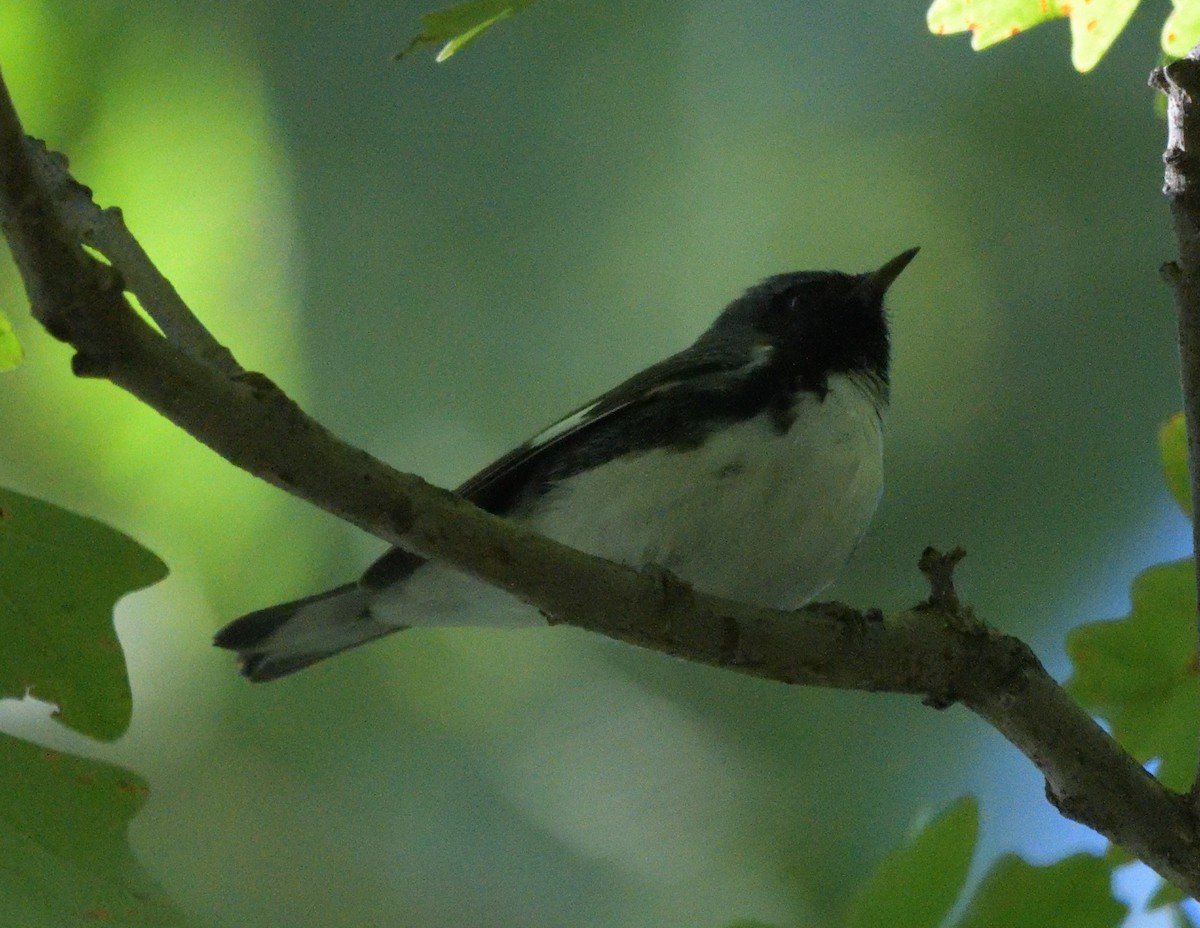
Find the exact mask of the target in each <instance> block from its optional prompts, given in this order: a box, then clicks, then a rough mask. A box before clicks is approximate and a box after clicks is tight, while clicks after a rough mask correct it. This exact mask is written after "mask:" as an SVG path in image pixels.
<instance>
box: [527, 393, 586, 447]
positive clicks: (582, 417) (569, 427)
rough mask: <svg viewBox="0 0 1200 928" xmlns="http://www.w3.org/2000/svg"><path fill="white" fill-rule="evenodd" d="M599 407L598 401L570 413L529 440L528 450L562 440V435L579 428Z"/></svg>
mask: <svg viewBox="0 0 1200 928" xmlns="http://www.w3.org/2000/svg"><path fill="white" fill-rule="evenodd" d="M599 405H600V401H599V400H597V401H596V402H594V403H589V404H588V405H587V406H584V407H583V408H582V409H579V410H576V411H575V412H573V413H571V415H569V416H567V417H565V418H563V419H559V420H558V421H557V422H555V423H554V425H552V426H550V427H549V428H547V429H543V430H542V431H540V432H538V433H537V434H536V435H534V436H533V438H531V439H529V450H531V451H532V450H534V449H535V448H540V447H542V445H548V444H550V443H551V442H553V441H554V440H555V439H557V438H562V437H563V436H564V435H566V434H568V433H570V432H573V431H575V429H577V428H579V427H580V426H581V425H583V424H584V423H585V422H587V421H588V419H590V418H591V417H592V413H593V412H595V410H596V407H597V406H599Z"/></svg>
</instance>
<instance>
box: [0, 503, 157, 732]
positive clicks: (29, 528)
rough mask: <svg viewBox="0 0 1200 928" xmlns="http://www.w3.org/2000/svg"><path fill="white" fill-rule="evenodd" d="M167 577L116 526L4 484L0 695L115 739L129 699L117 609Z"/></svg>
mask: <svg viewBox="0 0 1200 928" xmlns="http://www.w3.org/2000/svg"><path fill="white" fill-rule="evenodd" d="M166 574H167V569H166V567H165V566H164V565H163V563H162V561H160V560H159V559H158V558H157V557H155V556H154V555H153V554H151V553H150V552H149V551H147V550H146V549H145V548H143V547H141V546H140V545H138V544H137V543H136V542H133V541H131V540H130V539H129V538H127V537H125V536H124V535H122V534H120V533H119V532H117V531H115V530H114V529H111V528H109V527H108V526H106V525H102V524H101V523H99V522H96V521H94V520H92V519H87V518H84V517H83V516H77V515H74V514H73V513H70V512H67V511H66V510H64V509H59V508H58V507H57V506H52V505H50V504H49V503H44V502H42V501H41V500H36V499H33V498H31V497H28V496H24V495H22V494H20V493H16V492H13V491H12V490H2V489H0V634H2V636H3V640H4V647H3V648H0V697H3V696H13V697H18V698H19V697H22V696H24V695H25V694H26V693H27V692H29V693H31V694H32V695H33V696H36V697H37V698H38V699H41V700H44V701H46V702H51V703H54V704H55V705H57V706H58V712H57V717H58V719H59V721H61V722H62V723H63V724H64V725H69V726H70V727H71V728H74V729H76V730H77V731H80V732H82V733H83V734H85V735H91V736H92V737H95V738H103V739H106V740H111V739H113V738H116V737H117V736H118V735H120V734H121V733H122V732H123V731H125V729H126V728H127V727H128V725H129V716H130V713H131V711H132V697H131V695H130V692H129V678H128V676H127V675H126V672H125V657H124V654H122V652H121V646H120V644H119V643H118V642H117V637H116V633H115V631H114V630H113V618H112V610H113V606H114V605H115V604H116V602H117V600H118V599H120V598H121V597H122V596H124V595H125V594H126V593H129V592H131V591H133V590H137V589H140V588H142V587H144V586H148V585H150V584H151V583H155V582H157V581H158V580H161V579H162V578H163V577H165V576H166Z"/></svg>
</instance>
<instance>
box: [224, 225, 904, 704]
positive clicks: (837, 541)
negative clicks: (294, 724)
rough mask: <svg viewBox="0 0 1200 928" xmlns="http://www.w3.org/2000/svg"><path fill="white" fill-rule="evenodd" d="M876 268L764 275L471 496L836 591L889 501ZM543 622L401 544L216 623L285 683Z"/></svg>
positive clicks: (783, 595)
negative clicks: (391, 647) (398, 636)
mask: <svg viewBox="0 0 1200 928" xmlns="http://www.w3.org/2000/svg"><path fill="white" fill-rule="evenodd" d="M916 253H917V249H916V248H912V249H910V250H908V251H905V252H903V253H901V254H899V255H897V256H896V257H895V258H893V259H892V260H890V261H888V262H887V263H886V264H884V265H883V266H882V267H881V268H879V269H878V270H876V271H870V272H868V273H865V274H842V273H838V272H835V271H802V272H799V273H791V274H779V275H776V276H775V277H769V278H767V279H766V280H764V281H763V282H762V283H760V284H758V285H757V286H755V287H752V288H750V289H749V290H747V291H746V292H745V293H744V294H743V295H742V296H741V297H739V298H738V299H736V300H734V301H733V302H732V303H730V304H729V305H728V306H727V307H726V308H725V309H724V310H723V311H722V313H721V314H720V316H718V317H717V320H716V322H714V323H713V324H712V326H711V327H710V328H709V329H708V331H706V332H705V333H704V334H703V335H701V336H700V338H699V339H697V340H696V342H695V343H694V344H693V345H692V346H691V347H690V348H686V349H684V350H683V351H681V352H679V353H678V354H676V355H672V356H671V357H669V358H667V359H666V360H665V361H661V362H660V363H658V364H655V365H654V366H652V367H649V368H647V369H646V370H644V371H642V372H641V373H640V374H636V375H635V376H633V377H631V378H629V380H626V381H625V382H624V383H622V384H621V385H620V386H618V387H615V388H614V389H612V390H610V391H609V392H608V393H605V394H604V395H603V396H601V397H600V398H599V399H597V400H594V401H593V402H591V403H588V404H587V405H586V406H583V407H581V408H579V409H577V410H575V411H574V412H572V413H571V414H570V415H568V416H566V417H564V418H563V419H560V420H559V421H558V422H556V423H555V424H554V425H552V426H550V427H549V428H547V429H545V430H544V431H543V432H541V433H540V434H538V435H536V436H534V437H533V438H532V439H530V440H529V441H528V442H526V443H525V444H523V445H521V446H520V447H518V448H515V449H514V450H512V451H510V452H509V453H508V454H506V455H504V456H503V457H501V458H500V459H499V460H497V461H495V462H494V463H493V464H491V465H490V466H488V467H486V468H484V469H483V470H482V471H480V472H479V473H478V474H476V475H475V476H474V477H472V478H471V479H470V480H468V481H467V482H466V483H464V484H463V485H462V486H460V487H459V488H458V492H459V493H460V494H462V495H463V496H465V497H466V498H467V499H469V500H471V501H472V502H474V503H475V504H476V505H478V506H480V507H482V508H483V509H486V510H488V511H489V512H492V513H496V514H497V515H503V516H507V517H509V518H512V519H514V520H516V521H519V522H521V523H523V524H525V525H527V526H530V527H531V528H533V529H535V530H537V531H539V532H541V533H542V534H544V535H547V536H548V537H550V538H554V539H556V540H558V541H561V542H564V543H565V544H568V545H571V546H572V547H575V548H578V549H580V550H582V551H586V552H588V553H590V554H596V555H599V556H600V557H604V558H608V559H610V560H613V561H619V562H622V563H625V564H632V565H635V566H640V565H647V564H656V565H658V566H661V567H663V568H665V569H666V570H669V571H671V572H672V573H674V574H675V575H676V576H678V577H680V578H682V579H683V580H686V581H687V582H689V583H691V584H692V585H693V586H694V587H695V588H696V589H698V590H701V591H704V592H708V593H713V594H716V595H719V596H724V597H728V598H730V599H738V600H742V601H744V602H748V603H755V604H759V605H763V606H771V607H774V608H778V609H794V608H797V607H799V606H801V605H803V604H804V603H806V602H808V601H809V600H810V599H812V597H814V596H815V595H816V594H817V593H819V592H820V591H821V590H822V589H824V588H825V586H827V585H828V584H829V582H830V581H831V580H832V579H833V577H834V574H835V573H836V572H837V571H838V569H839V568H841V566H842V565H843V564H844V563H845V562H846V560H847V558H849V556H850V554H851V553H852V552H853V550H854V548H855V546H856V545H857V544H858V541H859V539H860V538H861V537H862V534H863V532H864V531H865V530H866V527H867V524H868V522H870V520H871V516H872V515H873V514H874V512H875V507H876V505H877V504H878V502H879V497H880V494H881V492H882V489H883V435H882V417H883V413H884V410H885V409H886V407H887V403H888V362H889V355H890V345H889V339H888V323H887V316H886V313H885V311H884V307H883V297H884V293H885V292H886V291H887V289H888V287H890V286H891V284H892V282H893V281H895V279H896V278H897V277H898V276H899V275H900V272H901V271H903V270H904V268H905V267H907V266H908V263H909V262H910V261H911V260H912V259H913V257H914V256H915V255H916ZM541 621H543V620H542V619H541V617H540V616H539V614H538V613H537V612H536V610H533V609H532V608H530V607H529V606H526V605H524V604H522V603H521V602H519V601H518V600H517V599H515V598H513V597H511V596H509V595H508V594H506V593H503V592H501V591H499V590H496V589H493V588H492V587H489V586H487V585H486V584H484V583H482V582H480V581H478V580H475V579H474V578H472V577H469V576H467V575H466V574H463V573H460V572H458V571H455V570H454V569H452V568H450V567H447V566H443V565H441V564H437V563H433V562H429V561H426V560H424V559H423V558H421V557H419V556H417V555H415V554H412V553H410V552H408V551H405V550H403V549H401V548H393V549H392V550H391V551H389V552H388V553H387V554H385V555H384V556H383V557H382V558H380V559H379V560H378V561H376V562H375V563H374V564H372V565H371V566H370V567H369V568H368V569H367V572H366V573H365V574H363V576H362V577H361V578H360V579H359V580H358V581H356V582H354V583H350V584H347V585H345V586H341V587H338V588H336V589H333V590H329V591H327V592H325V593H319V594H317V595H315V596H309V597H307V598H305V599H301V600H297V601H295V602H290V603H285V604H283V605H279V606H272V607H270V608H268V609H262V610H259V611H258V612H252V613H250V614H249V615H246V616H243V617H242V618H240V619H237V620H236V621H234V622H231V623H230V624H229V625H227V626H225V628H223V629H221V631H219V632H218V633H217V636H216V644H218V645H219V646H220V647H223V648H229V649H231V650H233V651H236V652H237V653H238V655H239V657H240V659H241V665H242V672H243V673H244V674H245V675H246V676H247V677H249V678H250V679H251V680H273V679H275V678H277V677H282V676H284V675H286V674H289V673H292V672H294V671H297V670H300V669H302V668H304V667H307V666H308V665H310V664H312V663H315V662H316V661H319V660H321V659H323V658H326V657H329V656H330V655H333V654H337V653H338V652H339V651H344V650H346V649H347V648H352V647H355V646H356V645H360V644H363V643H365V642H367V641H371V640H372V639H375V638H379V637H381V636H383V635H387V634H389V633H391V632H395V631H400V630H402V629H406V628H410V627H412V626H419V625H521V624H531V623H538V622H541Z"/></svg>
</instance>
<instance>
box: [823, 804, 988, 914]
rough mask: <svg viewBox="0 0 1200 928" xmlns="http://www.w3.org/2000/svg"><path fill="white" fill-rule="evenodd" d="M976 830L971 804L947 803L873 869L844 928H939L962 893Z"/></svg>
mask: <svg viewBox="0 0 1200 928" xmlns="http://www.w3.org/2000/svg"><path fill="white" fill-rule="evenodd" d="M978 830H979V808H978V806H977V804H976V802H975V800H974V799H973V798H971V797H965V798H963V799H959V800H958V801H957V802H955V803H954V804H952V805H951V806H950V807H949V808H947V809H946V810H945V811H944V812H942V813H941V815H939V816H938V817H937V818H935V819H934V820H933V821H931V822H929V823H928V824H926V825H925V827H924V828H921V829H920V830H919V831H917V832H916V833H915V834H914V835H913V836H912V837H911V838H910V839H909V841H908V843H907V844H906V845H904V846H902V847H900V848H897V849H896V850H894V851H892V852H891V853H890V854H889V855H888V856H887V857H885V858H884V859H883V861H882V862H881V863H880V864H879V866H878V867H876V869H875V872H874V873H873V874H871V876H870V877H869V878H868V879H867V881H866V882H865V883H864V884H863V885H862V886H861V887H860V888H859V890H858V891H857V892H856V893H855V894H854V897H853V898H852V900H851V902H850V907H849V910H848V911H847V913H846V919H845V922H844V924H845V926H846V928H874V926H877V925H889V926H891V928H938V926H939V925H941V924H942V922H944V921H945V919H946V916H947V915H948V914H949V912H950V909H951V907H952V906H953V905H954V903H955V901H956V900H957V899H958V897H959V895H960V894H961V893H962V890H963V884H964V883H965V882H966V879H967V868H968V867H970V865H971V857H972V855H973V854H974V853H975V842H976V838H977V835H978Z"/></svg>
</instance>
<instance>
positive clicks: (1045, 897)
mask: <svg viewBox="0 0 1200 928" xmlns="http://www.w3.org/2000/svg"><path fill="white" fill-rule="evenodd" d="M1127 914H1128V909H1127V908H1126V906H1124V905H1123V904H1122V903H1120V902H1118V901H1117V900H1116V899H1114V898H1113V895H1112V869H1111V867H1110V866H1109V865H1108V864H1106V863H1105V862H1104V860H1103V859H1102V858H1100V857H1092V856H1091V855H1088V854H1074V855H1072V856H1070V857H1065V858H1063V859H1062V860H1060V861H1058V862H1057V863H1053V864H1050V865H1049V866H1046V867H1039V866H1035V865H1034V864H1031V863H1027V862H1026V861H1024V860H1022V859H1021V858H1020V857H1017V856H1016V855H1014V854H1005V855H1004V856H1003V857H1000V858H999V859H997V861H996V862H995V864H993V865H992V868H991V869H990V870H989V871H988V872H987V874H986V875H985V876H984V878H983V881H982V882H981V883H980V884H979V888H978V889H977V890H976V891H975V895H974V896H973V897H972V899H971V902H970V903H969V904H968V905H967V909H966V911H965V912H964V913H963V915H962V918H960V919H959V920H958V921H957V922H955V923H954V928H1027V926H1030V925H1037V926H1038V928H1118V926H1119V925H1120V924H1121V922H1122V921H1124V919H1125V916H1126V915H1127Z"/></svg>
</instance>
